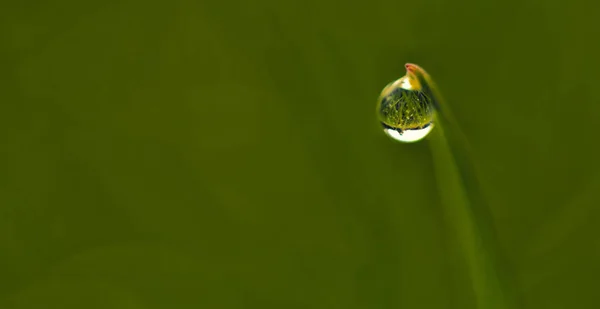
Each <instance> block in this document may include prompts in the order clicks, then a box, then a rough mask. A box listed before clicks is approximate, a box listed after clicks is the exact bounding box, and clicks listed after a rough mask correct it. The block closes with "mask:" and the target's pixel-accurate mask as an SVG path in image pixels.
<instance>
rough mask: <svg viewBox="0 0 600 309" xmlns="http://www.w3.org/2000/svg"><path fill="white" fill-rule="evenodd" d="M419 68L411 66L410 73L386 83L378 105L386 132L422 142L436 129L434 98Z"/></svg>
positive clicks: (393, 137)
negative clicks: (434, 123) (420, 74)
mask: <svg viewBox="0 0 600 309" xmlns="http://www.w3.org/2000/svg"><path fill="white" fill-rule="evenodd" d="M415 68H416V66H415V67H412V66H411V67H410V68H409V67H408V66H407V73H406V75H405V76H403V77H401V78H399V79H398V80H396V81H394V82H392V83H390V84H389V85H388V86H386V87H385V88H384V89H383V91H382V92H381V95H380V96H379V101H378V104H377V116H378V118H379V121H380V123H381V125H382V126H383V131H384V133H385V134H386V135H388V136H389V137H391V138H392V139H394V140H397V141H400V142H405V143H411V142H416V141H419V140H421V139H423V138H425V136H427V134H429V132H431V130H432V129H433V118H434V112H435V108H434V101H433V97H432V94H431V92H430V91H428V90H426V89H428V88H427V87H426V82H425V81H424V80H422V78H420V77H419V76H418V74H419V72H418V71H417V70H416V69H415ZM418 69H419V70H421V69H420V68H418Z"/></svg>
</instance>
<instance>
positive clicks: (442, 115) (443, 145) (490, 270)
mask: <svg viewBox="0 0 600 309" xmlns="http://www.w3.org/2000/svg"><path fill="white" fill-rule="evenodd" d="M425 79H426V80H427V81H428V83H429V87H430V88H431V91H432V93H433V94H434V97H435V98H436V105H437V108H438V112H437V114H436V120H435V123H436V126H437V127H436V130H433V132H432V134H431V137H430V138H429V141H430V147H431V151H432V156H433V162H434V166H435V172H436V179H437V184H438V190H439V194H440V198H441V202H442V207H443V211H444V215H445V217H446V218H447V220H448V223H449V225H450V226H451V227H452V228H453V229H454V231H455V233H456V238H457V241H458V243H459V244H460V246H461V249H462V252H464V257H463V258H464V261H465V263H466V264H467V268H468V271H469V277H470V279H471V282H472V288H473V292H474V293H475V297H476V303H477V308H479V309H515V308H518V306H517V302H516V298H515V297H514V296H515V293H514V292H512V289H514V285H513V284H509V282H511V280H510V272H509V270H508V269H507V268H506V267H503V266H504V265H503V264H502V263H501V260H502V258H501V256H500V252H499V250H498V244H497V240H496V235H495V229H494V227H493V220H492V216H491V214H490V210H489V207H488V204H487V202H486V200H485V199H484V198H483V195H482V191H481V189H480V185H479V181H478V179H477V174H476V172H475V169H474V164H473V162H472V160H471V158H470V157H469V153H470V151H469V148H468V143H467V141H466V138H465V136H464V135H463V133H462V131H461V130H460V128H459V127H458V124H457V123H456V121H455V119H454V118H453V117H452V115H451V114H450V111H449V110H448V107H447V106H446V105H445V104H444V103H443V101H442V97H441V95H440V93H439V91H438V90H437V88H436V86H435V84H433V82H432V81H431V78H429V76H428V75H425ZM440 108H441V109H440Z"/></svg>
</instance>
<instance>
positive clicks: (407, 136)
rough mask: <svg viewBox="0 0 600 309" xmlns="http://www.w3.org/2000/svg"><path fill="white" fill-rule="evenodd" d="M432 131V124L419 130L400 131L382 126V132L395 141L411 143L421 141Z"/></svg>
mask: <svg viewBox="0 0 600 309" xmlns="http://www.w3.org/2000/svg"><path fill="white" fill-rule="evenodd" d="M431 129H433V123H431V124H429V125H428V126H426V127H424V128H420V129H410V130H402V129H397V128H392V127H386V126H384V128H383V132H385V134H386V135H387V136H389V137H391V138H393V139H395V140H397V141H400V142H405V143H411V142H416V141H420V140H422V139H423V138H424V137H425V136H427V134H429V132H431Z"/></svg>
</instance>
